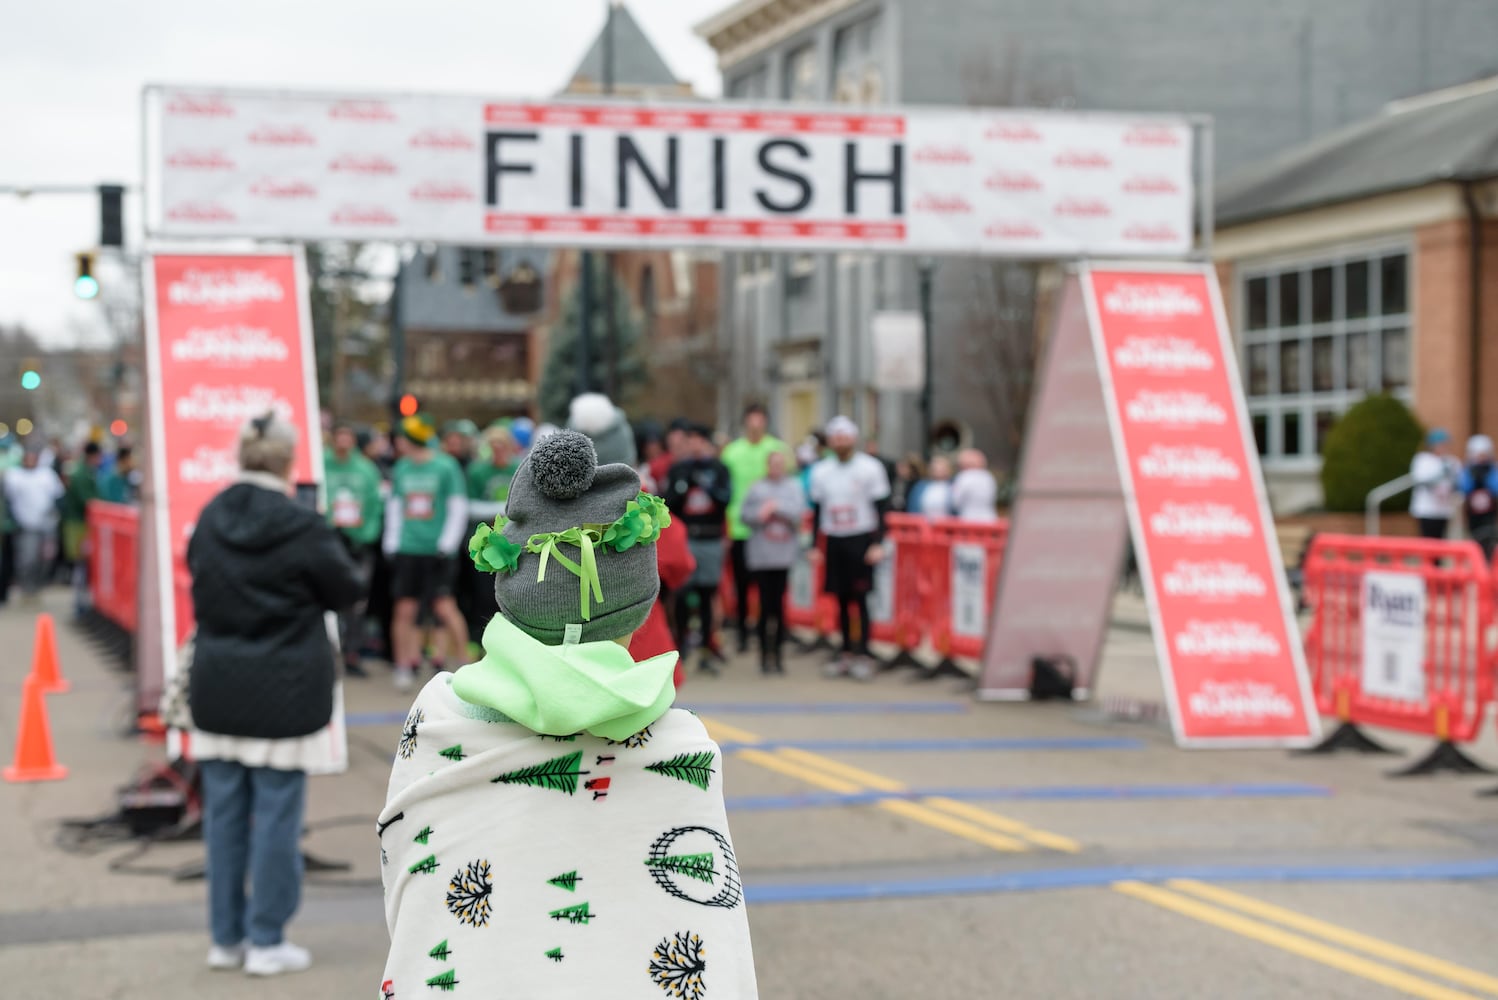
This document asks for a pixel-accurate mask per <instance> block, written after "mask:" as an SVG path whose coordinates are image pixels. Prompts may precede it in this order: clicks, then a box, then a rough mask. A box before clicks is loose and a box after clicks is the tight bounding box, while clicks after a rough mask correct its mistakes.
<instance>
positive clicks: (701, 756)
mask: <svg viewBox="0 0 1498 1000" xmlns="http://www.w3.org/2000/svg"><path fill="white" fill-rule="evenodd" d="M714 759H715V758H714V755H713V752H712V751H711V750H701V751H699V752H697V753H679V754H677V755H676V756H675V757H672V758H671V759H670V760H662V761H656V762H655V763H654V764H646V765H645V770H647V771H654V772H655V773H656V774H659V775H662V776H664V777H667V778H675V779H676V780H677V781H685V782H686V783H687V784H689V785H695V786H696V787H698V788H700V789H702V790H703V791H704V792H705V791H707V786H708V784H709V782H711V781H712V780H713V760H714Z"/></svg>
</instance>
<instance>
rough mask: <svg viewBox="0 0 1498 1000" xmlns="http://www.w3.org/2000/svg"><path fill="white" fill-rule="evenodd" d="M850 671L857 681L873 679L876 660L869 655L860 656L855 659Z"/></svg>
mask: <svg viewBox="0 0 1498 1000" xmlns="http://www.w3.org/2000/svg"><path fill="white" fill-rule="evenodd" d="M848 673H849V674H851V675H852V676H853V679H854V680H855V681H871V680H873V679H874V661H872V660H870V659H869V658H868V657H867V656H860V657H859V658H858V659H856V660H854V661H853V666H852V668H850V669H849V671H848Z"/></svg>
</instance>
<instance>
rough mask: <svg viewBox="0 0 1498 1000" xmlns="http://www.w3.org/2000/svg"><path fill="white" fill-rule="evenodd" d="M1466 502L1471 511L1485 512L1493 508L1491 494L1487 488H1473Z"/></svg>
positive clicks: (1476, 512)
mask: <svg viewBox="0 0 1498 1000" xmlns="http://www.w3.org/2000/svg"><path fill="white" fill-rule="evenodd" d="M1467 504H1468V506H1470V507H1471V508H1472V513H1474V514H1486V513H1487V512H1488V511H1490V510H1492V509H1493V494H1491V493H1489V492H1488V491H1487V490H1474V491H1473V493H1472V495H1471V497H1470V498H1469V499H1468V500H1467Z"/></svg>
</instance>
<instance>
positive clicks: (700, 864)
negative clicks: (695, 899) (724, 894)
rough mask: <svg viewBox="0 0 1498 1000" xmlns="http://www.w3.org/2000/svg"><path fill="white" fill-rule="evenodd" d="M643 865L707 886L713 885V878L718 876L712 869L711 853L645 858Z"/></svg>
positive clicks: (715, 870)
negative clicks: (673, 873) (703, 883)
mask: <svg viewBox="0 0 1498 1000" xmlns="http://www.w3.org/2000/svg"><path fill="white" fill-rule="evenodd" d="M645 864H646V865H647V866H649V867H651V868H662V869H665V870H666V871H668V872H675V873H676V874H678V875H684V876H686V877H687V878H694V879H696V880H697V881H699V882H706V883H707V884H708V885H712V884H713V877H714V876H716V875H717V874H718V870H717V869H716V868H714V867H713V854H712V852H711V851H708V852H707V853H705V854H673V855H671V856H670V857H666V858H646V859H645Z"/></svg>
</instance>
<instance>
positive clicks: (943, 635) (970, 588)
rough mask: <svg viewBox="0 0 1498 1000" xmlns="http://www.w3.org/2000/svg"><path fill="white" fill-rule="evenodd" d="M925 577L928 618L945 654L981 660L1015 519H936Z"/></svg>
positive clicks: (933, 637)
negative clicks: (1002, 565) (1010, 522)
mask: <svg viewBox="0 0 1498 1000" xmlns="http://www.w3.org/2000/svg"><path fill="white" fill-rule="evenodd" d="M929 531H930V545H929V546H928V548H927V552H928V555H927V558H926V560H925V566H924V567H923V568H922V575H923V576H925V577H926V585H927V586H928V588H929V590H928V601H927V603H926V606H925V613H924V615H923V617H924V618H925V620H926V622H928V623H929V627H930V629H931V635H930V638H931V644H932V646H934V647H935V648H936V651H937V652H938V653H940V654H941V655H942V657H943V658H950V657H953V656H961V657H967V658H974V659H976V658H978V657H981V656H982V655H983V644H984V642H985V640H986V639H987V637H988V625H989V622H990V620H991V619H992V617H993V614H992V613H993V605H994V601H995V600H996V599H997V598H998V591H999V567H1000V564H1001V562H1002V561H1003V558H1004V543H1005V542H1006V541H1008V539H1009V522H1008V521H1005V520H999V521H991V522H972V521H959V520H955V519H945V520H940V521H932V522H931V525H930V528H929Z"/></svg>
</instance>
